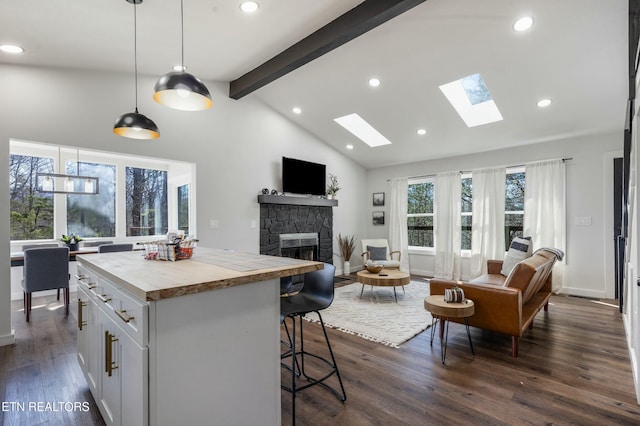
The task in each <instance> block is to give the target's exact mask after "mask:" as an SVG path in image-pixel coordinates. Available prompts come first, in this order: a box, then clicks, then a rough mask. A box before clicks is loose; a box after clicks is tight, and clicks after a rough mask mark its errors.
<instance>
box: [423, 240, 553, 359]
mask: <svg viewBox="0 0 640 426" xmlns="http://www.w3.org/2000/svg"><path fill="white" fill-rule="evenodd" d="M556 259H557V257H556V254H555V253H553V252H551V251H548V250H544V249H541V250H538V251H536V253H534V254H533V256H531V257H529V258H527V259H524V260H522V261H520V262H519V263H517V264H516V265H515V266H514V268H513V270H512V271H511V273H510V274H509V276H508V277H505V276H504V275H501V274H500V270H501V269H502V261H501V260H489V261H487V268H488V273H487V274H485V275H481V276H479V277H478V278H475V279H473V280H471V281H469V282H461V281H458V282H457V283H458V286H459V287H460V288H462V289H463V290H464V296H465V297H466V298H468V299H471V300H473V302H474V304H475V313H474V315H473V316H472V317H470V318H468V322H469V325H471V326H473V327H478V328H482V329H484V330H489V331H494V332H497V333H503V334H507V335H509V336H511V355H512V356H514V357H517V356H518V341H519V338H520V336H522V335H523V334H524V332H525V330H526V329H527V328H532V327H533V319H534V318H535V316H536V314H537V313H538V312H540V310H541V309H542V308H544V310H545V311H547V310H548V307H549V304H548V302H549V297H551V289H552V287H551V270H552V269H553V265H554V263H555V261H556ZM454 283H455V281H450V280H441V279H436V278H433V279H431V284H430V288H431V294H432V295H434V294H444V290H445V289H447V288H451V287H453V285H454ZM451 321H456V322H463V318H451Z"/></svg>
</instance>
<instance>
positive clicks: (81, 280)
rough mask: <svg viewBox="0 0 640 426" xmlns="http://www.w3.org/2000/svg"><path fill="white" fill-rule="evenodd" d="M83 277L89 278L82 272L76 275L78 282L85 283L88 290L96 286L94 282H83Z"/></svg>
mask: <svg viewBox="0 0 640 426" xmlns="http://www.w3.org/2000/svg"><path fill="white" fill-rule="evenodd" d="M85 278H87V279H89V277H87V276H86V275H82V274H80V275H76V279H77V280H78V282H80V283H82V284H84V285H86V286H87V287H88V288H89V290H92V289H94V288H96V287H97V285H96V283H92V282H88V283H85V282H84V279H85Z"/></svg>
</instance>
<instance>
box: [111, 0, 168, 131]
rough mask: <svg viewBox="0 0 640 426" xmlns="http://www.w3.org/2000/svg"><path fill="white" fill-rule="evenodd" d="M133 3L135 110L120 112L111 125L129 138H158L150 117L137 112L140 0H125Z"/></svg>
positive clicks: (155, 127) (156, 128) (156, 127)
mask: <svg viewBox="0 0 640 426" xmlns="http://www.w3.org/2000/svg"><path fill="white" fill-rule="evenodd" d="M127 3H131V4H133V64H134V68H133V70H134V72H133V76H134V85H135V99H136V108H135V112H128V113H126V114H122V115H121V116H120V117H118V119H117V120H116V124H114V125H113V133H115V134H116V135H118V136H122V137H125V138H130V139H158V138H159V137H160V132H159V131H158V126H156V123H154V122H153V120H151V119H150V118H148V117H146V116H145V115H143V114H140V113H139V112H138V17H137V13H136V5H138V4H141V3H142V0H127Z"/></svg>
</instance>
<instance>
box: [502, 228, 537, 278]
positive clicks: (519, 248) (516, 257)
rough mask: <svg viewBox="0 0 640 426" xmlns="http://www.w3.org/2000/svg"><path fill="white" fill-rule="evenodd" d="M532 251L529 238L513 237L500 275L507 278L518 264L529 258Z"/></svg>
mask: <svg viewBox="0 0 640 426" xmlns="http://www.w3.org/2000/svg"><path fill="white" fill-rule="evenodd" d="M532 251H533V245H532V244H531V237H515V238H514V239H513V240H512V241H511V245H510V246H509V251H508V252H507V255H506V256H505V258H504V262H503V263H502V270H501V271H500V273H501V274H502V275H504V276H508V275H509V273H511V270H512V269H513V267H514V266H516V264H517V263H518V262H520V261H521V260H524V259H526V258H528V257H529V256H531V252H532Z"/></svg>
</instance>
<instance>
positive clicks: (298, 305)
mask: <svg viewBox="0 0 640 426" xmlns="http://www.w3.org/2000/svg"><path fill="white" fill-rule="evenodd" d="M335 269H336V268H335V266H333V265H331V264H328V263H325V264H324V269H321V270H319V271H314V272H308V273H306V274H305V275H304V287H302V290H300V292H299V293H297V294H295V295H293V296H289V297H281V298H280V322H281V323H283V324H284V325H285V329H286V330H287V334H289V333H288V329H287V328H286V327H287V325H286V322H285V320H286V319H287V318H291V322H292V324H293V328H292V332H291V334H290V336H291V350H290V351H287V352H285V353H283V354H282V356H281V359H286V358H289V357H291V366H287V365H285V364H284V363H283V366H284V367H285V368H287V369H288V370H290V371H291V386H286V385H284V384H282V389H284V390H286V391H288V392H291V416H292V419H293V424H295V422H296V393H297V392H300V391H302V390H304V389H307V388H308V387H311V386H314V385H321V386H322V387H324V388H325V389H328V390H329V391H331V393H333V394H334V395H335V396H336V398H338V399H339V400H340V401H346V399H347V394H346V393H345V391H344V386H343V384H342V378H341V377H340V371H339V370H338V365H337V364H336V359H335V357H334V356H333V350H332V349H331V343H329V336H327V331H326V329H325V327H324V321H323V320H322V315H321V314H320V311H321V310H323V309H326V308H328V307H329V306H330V305H331V303H332V302H333V277H334V275H335ZM310 312H315V313H316V314H318V317H319V318H320V324H321V325H322V332H323V333H324V338H325V341H326V342H327V348H328V349H329V355H330V356H331V360H329V359H327V358H325V357H322V356H320V355H318V354H313V353H310V352H307V351H305V350H304V336H303V332H302V331H303V327H302V324H303V323H304V321H303V320H302V317H303V316H305V315H306V314H308V313H310ZM296 318H298V324H299V327H300V349H299V350H298V349H297V348H296ZM298 356H299V357H300V363H299V364H298ZM305 356H311V357H313V358H315V359H317V360H320V361H322V362H323V363H325V364H326V365H327V366H328V367H329V370H328V372H327V373H326V374H325V375H323V376H322V377H320V378H314V377H311V376H309V375H308V374H307V372H306V371H305V367H304V359H305ZM334 374H335V375H336V377H337V378H338V382H339V383H340V390H341V391H342V392H338V391H337V390H336V389H334V388H333V387H331V386H329V385H328V384H326V383H324V381H325V380H327V379H328V378H329V377H331V376H333V375H334ZM297 377H304V378H305V379H307V381H308V382H309V383H307V384H304V385H302V386H299V385H298V384H297V383H296V378H297Z"/></svg>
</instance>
